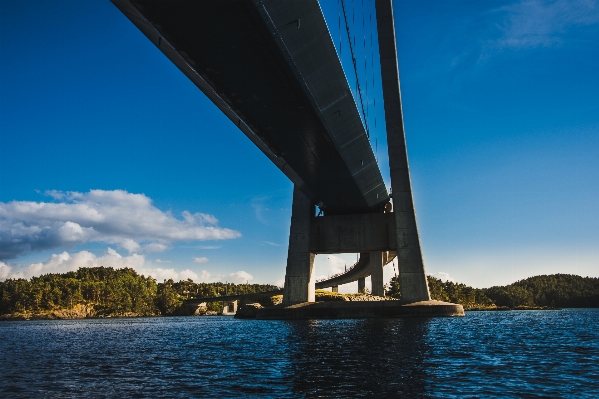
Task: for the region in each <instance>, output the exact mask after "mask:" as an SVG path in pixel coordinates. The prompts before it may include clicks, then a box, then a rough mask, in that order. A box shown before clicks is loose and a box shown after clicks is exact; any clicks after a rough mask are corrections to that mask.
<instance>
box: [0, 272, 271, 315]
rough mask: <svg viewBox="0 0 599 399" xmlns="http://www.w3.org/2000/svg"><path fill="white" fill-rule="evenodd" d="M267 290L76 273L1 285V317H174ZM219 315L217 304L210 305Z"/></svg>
mask: <svg viewBox="0 0 599 399" xmlns="http://www.w3.org/2000/svg"><path fill="white" fill-rule="evenodd" d="M277 288H278V287H276V286H274V285H269V284H233V283H194V282H193V281H192V280H191V279H188V280H185V281H179V282H174V281H173V280H165V281H164V282H162V283H157V282H156V280H155V279H154V278H152V277H145V276H142V275H139V274H137V272H136V271H135V270H133V269H128V268H125V269H113V268H112V267H93V268H80V269H79V270H77V271H74V272H68V273H64V274H46V275H42V276H39V277H32V278H31V279H30V280H26V279H8V280H6V281H4V282H0V315H1V314H14V313H44V312H50V311H53V310H56V309H72V308H74V307H76V306H77V305H85V306H86V307H87V308H93V315H94V316H118V315H139V316H156V315H169V314H175V313H177V311H178V310H180V308H181V305H182V304H183V301H184V300H185V299H187V298H194V297H212V296H222V295H225V294H229V295H233V294H245V293H253V292H262V291H269V290H275V289H277ZM210 306H211V307H213V308H214V309H213V310H216V311H218V310H220V309H219V308H218V307H219V306H220V304H219V303H216V302H215V303H213V304H211V305H210Z"/></svg>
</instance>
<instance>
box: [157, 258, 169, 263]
mask: <svg viewBox="0 0 599 399" xmlns="http://www.w3.org/2000/svg"><path fill="white" fill-rule="evenodd" d="M156 263H172V262H171V261H170V260H162V259H156Z"/></svg>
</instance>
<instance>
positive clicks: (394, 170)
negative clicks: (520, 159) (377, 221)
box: [375, 0, 430, 302]
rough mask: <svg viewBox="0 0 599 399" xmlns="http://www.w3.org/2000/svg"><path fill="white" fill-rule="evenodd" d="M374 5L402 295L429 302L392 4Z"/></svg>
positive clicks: (382, 0) (381, 0)
mask: <svg viewBox="0 0 599 399" xmlns="http://www.w3.org/2000/svg"><path fill="white" fill-rule="evenodd" d="M375 7H376V21H377V31H378V38H379V54H380V60H381V80H382V87H383V103H384V107H385V120H386V124H387V144H388V150H389V169H390V174H391V188H392V190H393V192H392V198H393V213H394V214H395V229H396V234H395V238H396V240H397V262H398V264H399V279H400V282H401V298H402V299H404V300H406V301H411V302H416V301H428V300H430V294H429V290H428V283H427V280H426V271H425V269H424V262H423V260H422V251H421V247H420V238H419V236H418V228H417V226H416V212H415V210H414V200H413V198H412V185H411V182H410V168H409V166H408V152H407V148H406V137H405V133H404V124H403V114H402V106H401V92H400V89H399V67H398V65H397V48H396V46H395V25H394V21H393V5H392V2H391V0H376V1H375Z"/></svg>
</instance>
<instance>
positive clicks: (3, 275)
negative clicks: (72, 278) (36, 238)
mask: <svg viewBox="0 0 599 399" xmlns="http://www.w3.org/2000/svg"><path fill="white" fill-rule="evenodd" d="M159 263H164V261H163V262H159ZM100 266H106V267H113V268H115V269H122V268H125V267H128V268H131V269H133V270H135V271H136V272H137V273H139V274H142V275H144V276H152V277H154V278H155V279H156V280H157V281H159V282H161V281H163V280H168V279H173V280H174V281H180V280H187V279H192V280H193V281H195V282H197V283H199V282H209V281H229V282H234V283H237V284H241V283H245V282H247V281H252V280H253V279H254V277H253V276H252V275H251V274H249V273H247V272H245V271H243V270H240V271H238V272H234V273H229V274H219V275H216V276H214V277H213V276H212V275H211V274H210V273H209V272H208V271H206V270H202V271H201V272H200V273H199V274H198V273H197V272H195V271H193V270H190V269H185V270H182V271H176V270H175V269H174V268H168V269H165V268H161V267H153V266H152V265H151V264H149V265H148V264H146V258H145V256H144V255H139V254H132V255H128V256H122V255H120V254H119V253H118V252H117V251H116V250H114V249H113V248H108V249H107V250H106V252H104V254H103V255H102V256H99V257H97V256H95V255H94V254H92V253H91V252H89V251H80V252H77V253H73V254H69V253H68V252H66V251H64V252H62V253H60V254H54V255H52V256H51V257H50V259H48V260H47V261H45V262H39V263H31V264H29V265H27V266H21V265H18V264H17V265H15V264H7V263H5V262H1V261H0V281H4V280H6V279H10V278H12V279H16V278H26V279H29V278H31V277H36V276H40V275H42V274H48V273H66V272H70V271H76V270H77V269H79V268H80V267H100Z"/></svg>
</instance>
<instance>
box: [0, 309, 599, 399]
mask: <svg viewBox="0 0 599 399" xmlns="http://www.w3.org/2000/svg"><path fill="white" fill-rule="evenodd" d="M0 397H1V398H252V397H255V398H429V397H430V398H493V397H511V398H599V309H562V310H541V311H533V310H523V311H503V312H482V311H478V312H467V315H466V316H465V317H454V318H420V319H352V320H298V321H268V320H236V319H234V318H232V317H227V316H213V317H156V318H129V319H84V320H47V321H8V322H0Z"/></svg>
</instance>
